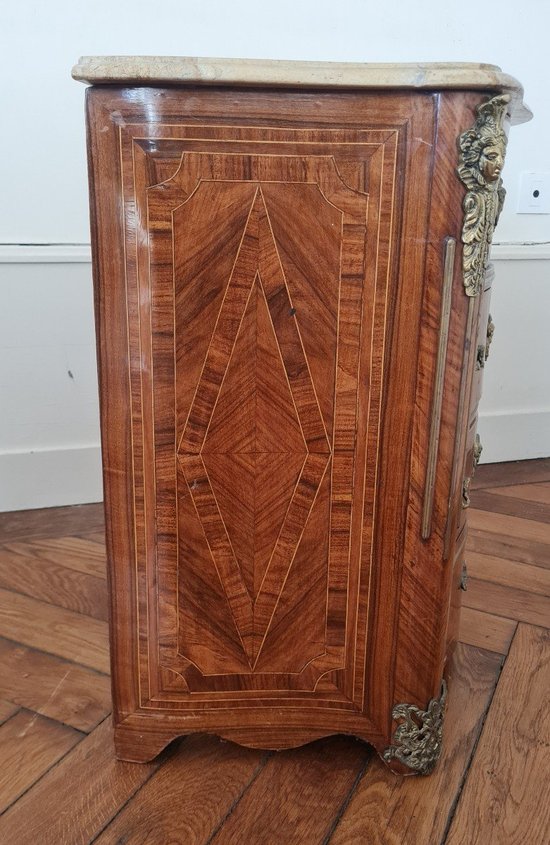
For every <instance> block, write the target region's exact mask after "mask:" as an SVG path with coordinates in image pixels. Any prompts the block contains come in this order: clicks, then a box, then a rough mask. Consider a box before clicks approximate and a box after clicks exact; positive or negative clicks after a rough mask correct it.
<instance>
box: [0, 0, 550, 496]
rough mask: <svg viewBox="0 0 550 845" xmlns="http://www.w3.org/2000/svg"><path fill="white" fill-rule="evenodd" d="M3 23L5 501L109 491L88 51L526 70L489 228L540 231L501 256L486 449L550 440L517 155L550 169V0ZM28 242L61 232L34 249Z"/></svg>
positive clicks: (19, 14) (109, 4)
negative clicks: (521, 107) (93, 236)
mask: <svg viewBox="0 0 550 845" xmlns="http://www.w3.org/2000/svg"><path fill="white" fill-rule="evenodd" d="M0 24H1V27H2V33H3V36H4V38H3V42H4V43H3V50H2V58H1V59H0V61H3V67H2V82H3V84H2V90H1V92H0V109H1V112H0V113H1V114H2V122H3V132H2V133H1V136H0V145H1V149H0V162H1V167H2V172H1V173H0V177H1V185H2V199H3V201H2V203H0V244H1V243H3V244H14V245H15V246H14V247H9V248H2V247H0V274H1V275H0V314H1V315H2V321H3V324H2V325H1V326H0V345H1V346H2V347H3V348H2V350H1V352H0V354H1V357H2V360H1V361H0V367H1V369H0V390H1V396H2V398H1V403H2V414H1V417H2V419H1V420H0V510H2V509H15V508H23V507H39V506H41V505H46V504H52V505H53V504H65V503H69V502H78V501H93V500H94V499H97V498H99V496H100V481H99V450H98V442H99V440H98V425H97V402H96V387H95V370H94V362H95V359H94V354H93V342H92V313H91V287H90V276H89V273H90V268H89V264H88V263H87V262H86V257H87V247H86V245H87V244H88V242H89V232H88V206H87V183H86V165H85V139H84V116H83V99H84V86H82V85H81V84H78V83H76V82H73V81H72V80H71V78H70V68H71V66H72V64H73V63H74V62H75V61H76V59H77V58H78V56H80V55H82V54H108V53H119V54H132V53H138V54H155V53H157V54H167V55H203V56H208V55H210V56H216V55H218V56H236V57H238V56H243V57H269V58H288V59H292V58H294V59H324V60H338V61H346V60H348V61H485V62H491V63H495V64H499V65H500V66H501V67H502V68H503V69H504V70H505V71H506V72H508V73H511V74H512V75H515V76H517V77H518V78H519V79H520V80H521V81H522V83H523V85H524V87H525V89H526V100H527V102H528V103H529V105H530V106H531V108H532V109H533V111H534V112H535V120H533V121H532V122H531V123H528V124H526V125H524V126H520V127H517V128H516V129H515V130H513V131H512V134H511V139H510V144H509V149H508V155H507V164H506V169H505V173H504V176H505V182H506V186H507V189H508V199H507V203H506V206H505V210H504V213H503V215H502V218H501V221H500V223H499V229H498V238H497V239H498V241H499V242H501V243H506V244H524V243H534V244H547V245H548V247H544V246H532V247H529V246H524V247H519V248H518V249H516V253H518V251H519V255H520V257H519V258H514V259H507V258H503V259H502V260H499V261H498V265H497V282H496V285H495V288H494V293H493V313H494V316H495V321H496V323H497V333H496V335H495V342H494V344H493V350H492V352H491V361H490V366H488V368H487V373H486V389H485V395H484V400H483V405H482V414H483V416H484V420H483V423H482V428H481V431H482V436H483V438H484V441H485V452H484V459H485V460H505V459H512V458H521V457H534V456H537V455H548V454H550V426H549V425H548V420H549V416H548V415H549V414H550V390H549V385H548V380H547V379H548V376H547V371H548V367H547V362H548V361H549V360H550V339H549V338H550V333H548V332H547V330H546V325H545V323H546V321H547V315H548V314H549V311H550V307H549V306H550V292H549V291H550V288H549V284H548V282H549V275H550V274H549V269H550V215H518V214H517V213H516V203H517V188H518V180H519V173H520V171H521V170H539V171H550V145H549V144H548V141H547V139H548V138H549V137H550V108H549V104H548V81H547V76H548V74H547V72H546V70H545V69H544V66H543V61H544V49H543V47H541V44H542V43H543V42H542V41H541V37H542V36H543V35H544V34H545V33H546V32H547V31H548V29H549V24H550V5H549V4H546V3H544V2H543V0H524V2H522V3H521V5H518V3H517V2H516V0H514V2H513V3H512V2H511V1H510V0H499V2H496V0H489V2H487V0H485V2H484V3H479V0H476V2H473V0H462V2H461V3H456V4H442V3H441V2H439V1H438V0H416V2H415V3H410V2H403V0H402V2H392V3H386V4H380V2H379V0H377V2H376V3H375V2H367V0H341V2H340V3H339V4H338V3H335V2H334V0H330V2H328V0H302V2H300V0H292V2H291V1H290V0H271V2H260V0H201V2H199V0H163V3H162V4H153V3H151V2H150V0H148V2H144V0H132V2H129V0H122V2H117V0H94V2H93V3H78V2H75V1H74V0H32V2H31V0H22V2H19V3H12V4H9V6H7V5H6V8H4V9H3V11H2V13H1V15H0ZM20 244H49V245H56V244H57V245H62V246H61V248H59V247H57V246H50V247H48V250H49V252H48V253H47V254H51V259H50V260H48V261H46V263H44V261H45V259H44V256H43V255H42V258H41V259H40V260H41V262H42V263H37V262H33V261H30V260H29V257H30V256H31V254H32V255H35V256H36V249H34V250H33V249H32V248H31V249H28V248H26V247H19V246H17V245H20ZM67 244H76V245H83V246H82V247H79V248H77V249H76V251H74V250H73V251H72V252H71V251H70V250H69V252H67V249H64V248H63V245H67ZM67 255H69V258H70V259H71V260H70V261H69V262H67V261H66V258H67ZM501 255H502V256H505V255H510V252H504V253H502V252H501ZM537 256H538V257H539V258H538V260H535V259H536V257H537ZM39 257H40V256H39ZM75 257H76V258H78V260H77V261H76V263H75ZM6 259H8V263H6V261H5V260H6ZM81 259H84V260H83V261H82V260H81ZM518 314H521V326H522V327H523V329H519V330H518V328H517V327H516V324H515V320H516V317H517V315H518ZM4 323H5V325H4ZM68 370H71V372H72V373H73V375H74V378H73V379H71V378H70V377H69V376H68V374H67V371H68Z"/></svg>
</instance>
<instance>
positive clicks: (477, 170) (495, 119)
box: [458, 94, 510, 296]
mask: <svg viewBox="0 0 550 845" xmlns="http://www.w3.org/2000/svg"><path fill="white" fill-rule="evenodd" d="M509 102H510V97H509V95H508V94H501V95H499V96H498V97H493V98H492V99H491V100H488V101H487V102H485V103H481V105H480V106H478V108H477V118H476V122H475V123H474V125H473V126H472V128H471V129H468V130H467V131H466V132H463V133H462V135H460V137H459V139H458V149H459V155H460V160H459V166H458V175H459V177H460V179H461V181H462V182H463V183H464V185H465V186H466V188H467V190H468V193H467V194H466V196H465V197H464V202H463V209H464V221H463V226H462V243H463V258H462V267H463V273H464V287H465V289H466V293H467V294H468V296H476V295H477V294H478V293H479V291H480V289H481V287H482V285H483V279H484V275H485V270H486V269H487V261H488V258H489V248H490V246H491V240H492V238H493V231H494V228H495V226H496V224H497V221H498V218H499V215H500V211H501V209H502V204H503V202H504V196H505V194H506V191H505V190H504V188H503V186H502V179H501V178H500V174H501V172H502V167H503V165H504V157H505V154H506V143H507V139H506V134H505V132H504V129H503V121H504V117H505V114H506V109H507V107H508V103H509Z"/></svg>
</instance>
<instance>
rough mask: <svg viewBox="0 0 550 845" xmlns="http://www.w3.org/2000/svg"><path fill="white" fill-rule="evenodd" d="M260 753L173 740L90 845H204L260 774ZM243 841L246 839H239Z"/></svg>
mask: <svg viewBox="0 0 550 845" xmlns="http://www.w3.org/2000/svg"><path fill="white" fill-rule="evenodd" d="M266 759H267V755H266V753H265V752H261V751H253V750H251V749H245V748H239V746H237V745H234V744H233V743H232V742H222V741H221V740H219V739H216V738H214V737H207V736H200V735H199V736H193V737H189V738H188V739H183V740H180V741H178V743H177V744H176V745H175V747H174V749H173V753H172V755H171V756H170V758H169V759H168V760H167V762H166V763H165V764H164V765H163V766H162V767H161V768H159V769H158V770H157V771H156V772H155V774H154V775H152V777H151V778H150V779H149V780H148V781H147V783H146V784H145V786H144V787H143V788H142V789H141V790H140V791H139V793H138V794H136V795H135V796H134V798H132V799H131V800H130V801H129V802H128V803H127V804H126V806H125V807H124V808H123V809H122V811H121V812H120V813H119V815H118V816H117V817H116V818H115V819H114V820H113V822H112V823H111V824H110V825H108V827H107V828H106V829H105V830H104V831H103V833H102V834H101V835H100V836H99V837H98V839H96V840H95V845H120V843H121V842H124V845H143V843H147V845H166V843H168V842H182V843H183V842H185V843H186V845H200V843H205V842H208V841H209V840H210V839H211V837H212V835H213V834H215V833H216V831H217V830H218V829H219V828H221V827H222V824H223V822H224V821H225V819H226V818H227V816H228V815H229V814H230V812H231V810H232V808H233V806H234V805H235V804H236V803H237V802H238V801H239V799H241V797H242V795H243V794H244V792H245V791H246V790H247V789H249V788H250V785H251V783H253V781H254V779H255V778H256V777H257V775H258V773H259V772H260V771H261V768H262V766H263V765H264V763H265V761H266ZM243 841H245V840H243Z"/></svg>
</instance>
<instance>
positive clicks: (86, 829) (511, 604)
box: [0, 459, 550, 845]
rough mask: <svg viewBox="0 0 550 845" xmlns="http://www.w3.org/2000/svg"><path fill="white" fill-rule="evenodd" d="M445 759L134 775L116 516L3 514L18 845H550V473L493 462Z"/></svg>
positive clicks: (353, 753) (214, 762)
mask: <svg viewBox="0 0 550 845" xmlns="http://www.w3.org/2000/svg"><path fill="white" fill-rule="evenodd" d="M475 488H476V489H475V492H474V494H473V496H472V508H471V510H470V535H469V536H470V540H469V556H468V565H469V572H470V581H469V585H468V591H467V592H466V593H465V596H464V610H463V614H462V628H461V640H462V644H461V645H460V646H459V648H458V653H457V660H456V666H455V669H454V683H453V686H452V695H451V697H450V706H449V710H448V713H447V718H446V730H445V733H446V736H445V751H444V756H443V759H442V760H441V762H440V764H439V766H438V768H437V770H436V771H435V773H434V774H433V775H432V776H431V777H429V778H405V779H402V778H397V777H396V776H394V775H392V774H391V773H390V772H388V771H387V769H386V768H385V767H384V766H383V765H382V764H381V763H380V761H379V760H378V759H377V757H376V756H375V755H374V754H373V753H372V752H371V751H370V750H369V748H368V747H367V746H365V745H363V744H361V743H360V742H357V741H355V740H353V739H351V738H346V737H334V738H330V739H327V740H323V741H320V742H315V743H312V744H311V745H308V746H305V747H303V748H301V749H299V750H296V751H291V752H282V753H279V754H269V753H262V752H259V751H251V750H247V749H243V748H239V747H237V746H235V745H232V744H231V743H227V742H221V741H219V740H217V739H215V738H211V737H206V736H199V737H193V738H188V739H182V740H179V741H177V742H176V743H174V744H172V746H171V747H170V748H169V749H167V751H166V752H165V753H164V754H163V755H162V756H161V757H160V758H159V759H158V760H156V761H155V762H154V763H151V764H148V765H145V766H141V765H135V764H130V763H119V762H116V761H115V760H114V757H113V749H112V744H111V728H110V720H109V718H108V717H109V709H110V698H109V679H108V671H109V662H108V637H107V623H106V618H107V611H106V607H107V602H106V581H105V554H104V546H103V534H102V529H103V517H102V509H101V506H100V505H85V506H79V507H73V508H56V509H51V510H44V511H27V512H20V513H12V514H3V515H0V722H1V725H0V754H1V757H0V759H1V760H2V765H1V766H0V812H1V813H2V815H1V816H0V842H2V843H3V845H27V843H28V845H50V843H51V845H76V843H90V842H96V843H101V845H106V843H111V844H112V845H115V843H116V844H117V845H122V843H124V845H130V843H131V844H132V845H138V844H139V845H176V843H185V845H187V843H197V845H199V843H201V844H202V845H206V843H216V845H222V843H239V845H241V843H242V844H243V845H286V844H287V843H296V845H297V844H298V843H301V844H302V843H305V845H309V843H311V845H316V843H319V845H320V843H330V845H351V843H369V845H371V844H372V845H405V844H406V845H443V843H445V844H446V845H490V844H491V843H498V845H514V844H515V843H522V845H548V843H549V842H550V795H549V783H550V754H549V751H548V748H549V745H550V708H549V699H550V697H549V695H548V681H549V671H548V663H549V659H550V640H549V636H550V635H549V631H548V629H549V628H550V459H546V460H539V461H525V462H521V463H513V464H499V465H492V466H487V467H480V469H479V471H478V474H477V477H476V482H475Z"/></svg>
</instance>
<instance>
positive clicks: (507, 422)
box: [477, 410, 550, 464]
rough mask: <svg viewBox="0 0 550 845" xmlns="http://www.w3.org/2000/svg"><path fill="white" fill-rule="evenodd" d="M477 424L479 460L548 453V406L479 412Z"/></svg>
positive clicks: (549, 425) (492, 461) (549, 420)
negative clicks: (506, 411)
mask: <svg viewBox="0 0 550 845" xmlns="http://www.w3.org/2000/svg"><path fill="white" fill-rule="evenodd" d="M477 428H478V432H479V436H480V437H481V443H482V444H483V453H482V456H481V461H480V463H482V464H495V463H500V462H501V461H522V460H527V459H531V458H547V457H549V456H550V410H548V411H525V412H523V413H520V412H514V413H494V414H491V413H488V414H487V413H485V414H480V417H479V421H478V426H477Z"/></svg>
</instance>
